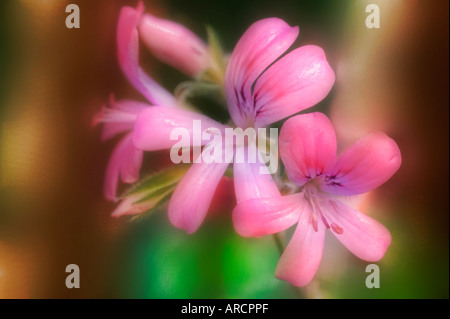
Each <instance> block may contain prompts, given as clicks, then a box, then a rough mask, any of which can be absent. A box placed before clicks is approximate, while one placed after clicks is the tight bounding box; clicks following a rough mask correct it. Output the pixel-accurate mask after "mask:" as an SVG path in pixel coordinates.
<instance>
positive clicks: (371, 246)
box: [328, 200, 392, 262]
mask: <svg viewBox="0 0 450 319" xmlns="http://www.w3.org/2000/svg"><path fill="white" fill-rule="evenodd" d="M328 209H329V212H330V216H331V218H332V220H333V222H334V223H335V224H336V225H338V226H339V228H340V229H342V233H340V234H337V233H336V232H332V233H333V235H335V236H336V238H337V239H338V240H339V241H340V242H341V243H342V244H343V245H344V246H345V247H347V249H348V250H350V251H351V252H352V253H353V254H354V255H355V256H356V257H358V258H360V259H362V260H365V261H368V262H376V261H379V260H380V259H382V258H383V257H384V254H385V253H386V250H387V249H388V247H389V245H390V244H391V241H392V238H391V234H390V232H389V230H387V228H386V227H385V226H383V225H382V224H381V223H379V222H378V221H376V220H374V219H372V218H371V217H369V216H367V215H365V214H362V213H360V212H358V211H357V210H355V209H353V208H351V207H349V206H347V205H345V204H343V203H342V202H340V201H339V200H331V201H330V202H329V207H328Z"/></svg>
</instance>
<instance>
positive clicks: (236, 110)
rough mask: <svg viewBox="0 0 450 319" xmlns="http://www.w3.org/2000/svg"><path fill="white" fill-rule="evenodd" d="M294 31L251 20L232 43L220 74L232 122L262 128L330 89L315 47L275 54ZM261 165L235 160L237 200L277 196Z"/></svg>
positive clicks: (275, 22)
mask: <svg viewBox="0 0 450 319" xmlns="http://www.w3.org/2000/svg"><path fill="white" fill-rule="evenodd" d="M298 33H299V28H298V27H291V26H289V25H288V24H287V23H286V22H284V21H283V20H281V19H278V18H267V19H263V20H259V21H257V22H255V23H253V24H252V25H251V26H250V27H249V28H248V29H247V31H246V32H245V33H244V35H243V36H242V37H241V39H240V40H239V42H238V43H237V45H236V47H235V49H234V51H233V53H232V55H231V58H230V62H229V64H228V67H227V70H226V75H225V91H226V96H227V101H228V109H229V111H230V115H231V117H232V119H233V121H234V123H235V124H236V125H237V126H239V127H242V128H246V127H255V128H259V127H264V126H267V125H269V124H272V123H274V122H277V121H279V120H281V119H283V118H285V117H288V116H291V115H293V114H295V113H297V112H299V111H302V110H304V109H306V108H308V107H311V106H313V105H315V104H316V103H318V102H320V101H321V100H322V99H324V98H325V97H326V96H327V94H328V93H329V91H330V90H331V88H332V86H333V84H334V80H335V76H334V72H333V70H332V69H331V67H330V65H329V64H328V62H327V60H326V56H325V53H324V52H323V50H322V49H321V48H319V47H317V46H312V45H307V46H303V47H300V48H297V49H295V50H293V51H291V52H289V53H288V54H286V55H285V56H283V57H282V58H280V56H281V55H282V54H283V53H285V51H286V50H287V49H289V47H290V46H291V45H292V44H293V43H294V41H295V39H296V38H297V36H298ZM279 58H280V59H279ZM277 59H279V60H277ZM275 61H276V62H275ZM262 165H264V164H262V163H256V164H251V163H243V164H238V163H236V162H235V164H234V179H235V190H236V198H237V202H238V203H239V202H242V201H244V200H246V199H250V198H263V197H271V196H274V195H279V191H278V189H277V188H276V186H275V185H274V182H273V180H272V178H271V177H270V175H269V176H268V175H261V174H259V168H260V167H261V166H262Z"/></svg>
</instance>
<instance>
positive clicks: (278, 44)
mask: <svg viewBox="0 0 450 319" xmlns="http://www.w3.org/2000/svg"><path fill="white" fill-rule="evenodd" d="M298 32H299V29H298V27H291V26H289V25H288V24H287V23H286V22H284V21H283V20H281V19H278V18H267V19H263V20H259V21H257V22H255V23H253V24H252V25H251V26H250V27H249V28H248V29H247V31H246V32H245V33H244V35H243V36H242V37H241V39H240V40H239V42H238V43H237V45H236V47H235V48H234V50H233V53H232V55H231V58H230V61H229V63H228V67H227V71H226V75H225V89H226V94H227V100H228V108H229V111H230V115H231V117H232V119H233V121H234V123H235V124H236V125H238V126H240V127H246V126H248V125H247V121H248V120H249V117H250V120H251V119H254V110H253V102H252V97H251V87H252V85H253V83H254V82H255V80H256V79H257V78H258V77H259V76H260V75H261V73H262V72H263V71H264V70H265V69H266V68H267V67H268V66H269V65H270V64H271V63H273V62H274V61H275V60H276V59H277V58H278V57H279V56H280V55H281V54H283V53H284V52H285V51H286V50H287V49H288V48H289V47H290V46H291V45H292V43H293V42H294V41H295V39H296V38H297V36H298Z"/></svg>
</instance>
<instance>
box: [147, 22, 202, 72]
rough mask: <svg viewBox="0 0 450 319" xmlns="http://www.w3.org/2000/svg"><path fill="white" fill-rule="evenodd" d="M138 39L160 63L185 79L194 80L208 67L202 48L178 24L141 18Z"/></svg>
mask: <svg viewBox="0 0 450 319" xmlns="http://www.w3.org/2000/svg"><path fill="white" fill-rule="evenodd" d="M139 32H140V36H141V39H142V40H143V42H144V43H145V44H146V46H147V47H148V48H149V49H150V51H151V52H152V53H153V54H154V55H155V56H156V57H157V58H158V59H160V60H161V61H163V62H165V63H167V64H169V65H171V66H173V67H175V68H176V69H179V70H180V71H182V72H184V73H186V74H187V75H189V76H192V77H194V76H196V75H197V74H199V73H200V72H202V71H204V70H205V69H206V68H207V67H208V64H209V53H208V49H207V46H206V44H205V43H204V42H203V41H202V40H201V39H200V38H199V37H197V36H196V35H195V34H194V33H193V32H191V31H190V30H189V29H187V28H186V27H184V26H182V25H181V24H178V23H175V22H173V21H170V20H164V19H160V18H157V17H155V16H152V15H150V14H145V15H144V16H143V17H142V20H141V23H140V24H139Z"/></svg>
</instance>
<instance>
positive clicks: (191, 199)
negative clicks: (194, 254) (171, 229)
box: [168, 161, 229, 234]
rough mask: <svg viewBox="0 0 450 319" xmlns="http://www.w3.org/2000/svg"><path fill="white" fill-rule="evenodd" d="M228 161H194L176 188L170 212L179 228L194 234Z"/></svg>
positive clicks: (172, 221)
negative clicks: (208, 162)
mask: <svg viewBox="0 0 450 319" xmlns="http://www.w3.org/2000/svg"><path fill="white" fill-rule="evenodd" d="M228 165H229V164H228V163H224V161H222V163H215V162H212V163H210V164H207V163H205V162H203V161H202V162H201V163H194V164H192V166H191V167H190V168H189V170H188V171H187V173H186V175H184V177H183V179H182V180H181V181H180V183H179V184H178V185H177V187H176V188H175V191H174V193H173V195H172V197H171V199H170V202H169V208H168V215H169V220H170V222H171V223H172V224H173V225H174V226H175V227H177V228H180V229H184V230H185V231H186V232H187V233H188V234H192V233H194V232H196V231H197V229H198V228H199V227H200V225H201V224H202V222H203V220H204V219H205V216H206V213H207V212H208V209H209V206H210V205H211V201H212V199H213V196H214V193H215V191H216V189H217V186H218V184H219V182H220V180H221V178H222V176H223V174H224V173H225V170H226V169H227V167H228Z"/></svg>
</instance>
